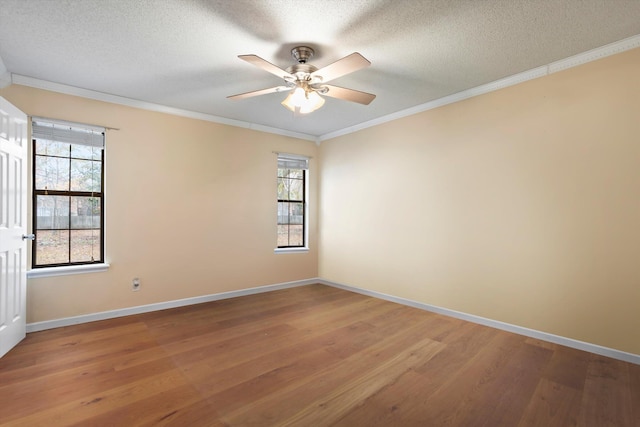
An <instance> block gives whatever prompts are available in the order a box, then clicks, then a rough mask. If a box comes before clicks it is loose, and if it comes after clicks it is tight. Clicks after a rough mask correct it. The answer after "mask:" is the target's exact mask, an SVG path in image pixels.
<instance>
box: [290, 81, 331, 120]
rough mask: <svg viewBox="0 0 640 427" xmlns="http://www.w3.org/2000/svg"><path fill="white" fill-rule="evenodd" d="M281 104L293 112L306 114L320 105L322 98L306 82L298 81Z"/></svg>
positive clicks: (322, 103)
mask: <svg viewBox="0 0 640 427" xmlns="http://www.w3.org/2000/svg"><path fill="white" fill-rule="evenodd" d="M281 104H282V105H283V106H284V107H285V108H287V109H288V110H291V111H292V112H294V113H300V114H308V113H311V112H313V111H316V110H317V109H319V108H320V107H322V106H323V105H324V98H323V97H321V96H320V95H318V91H317V90H314V89H313V88H311V87H309V85H308V84H306V82H298V84H297V85H296V87H295V89H293V90H292V91H291V92H290V93H289V96H287V97H286V98H285V99H284V101H282V103H281Z"/></svg>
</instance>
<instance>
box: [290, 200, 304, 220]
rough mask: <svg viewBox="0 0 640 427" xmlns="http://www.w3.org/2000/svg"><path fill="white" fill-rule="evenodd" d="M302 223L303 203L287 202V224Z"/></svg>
mask: <svg viewBox="0 0 640 427" xmlns="http://www.w3.org/2000/svg"><path fill="white" fill-rule="evenodd" d="M303 223H304V204H302V203H289V224H303Z"/></svg>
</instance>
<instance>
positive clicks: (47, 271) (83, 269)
mask: <svg viewBox="0 0 640 427" xmlns="http://www.w3.org/2000/svg"><path fill="white" fill-rule="evenodd" d="M108 269H109V264H106V263H105V264H87V265H70V266H68V267H45V268H34V269H32V270H29V271H27V279H37V278H40V277H52V276H66V275H69V274H83V273H99V272H101V271H107V270H108Z"/></svg>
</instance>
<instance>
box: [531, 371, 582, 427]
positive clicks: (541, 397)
mask: <svg viewBox="0 0 640 427" xmlns="http://www.w3.org/2000/svg"><path fill="white" fill-rule="evenodd" d="M581 400H582V392H581V391H580V390H579V389H575V388H573V387H569V386H566V385H564V384H560V383H556V382H553V381H551V380H548V379H546V378H542V379H541V380H540V382H539V383H538V387H537V388H536V390H535V392H534V394H533V396H532V397H531V400H530V401H529V405H528V406H527V408H526V409H525V410H524V413H523V416H522V419H521V420H520V422H519V423H518V427H535V426H545V427H572V426H577V425H578V417H577V414H578V413H579V412H580V411H579V410H580V401H581Z"/></svg>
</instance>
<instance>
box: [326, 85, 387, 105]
mask: <svg viewBox="0 0 640 427" xmlns="http://www.w3.org/2000/svg"><path fill="white" fill-rule="evenodd" d="M322 87H325V88H327V89H328V90H327V91H326V92H324V93H322V92H320V93H322V94H323V95H325V96H330V97H332V98H338V99H344V100H345V101H351V102H357V103H358V104H364V105H369V104H370V103H371V101H373V100H374V99H375V98H376V96H375V95H374V94H372V93H367V92H360V91H359V90H354V89H346V88H343V87H339V86H332V85H322Z"/></svg>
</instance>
